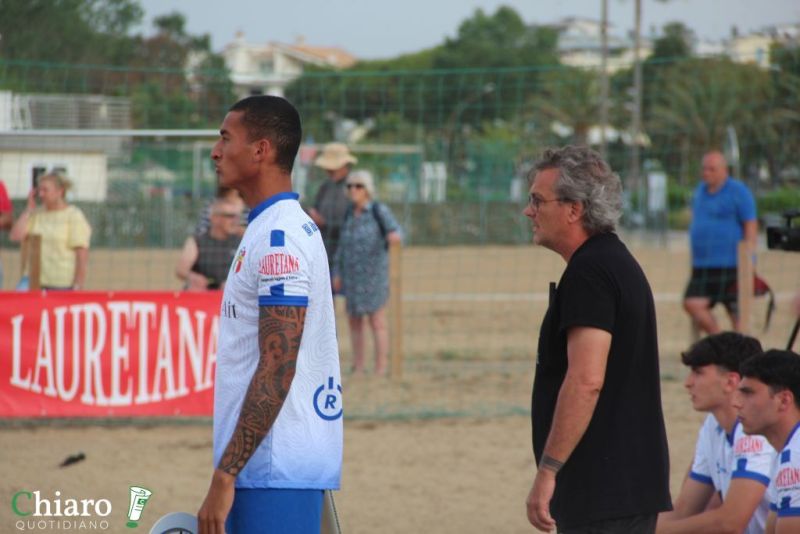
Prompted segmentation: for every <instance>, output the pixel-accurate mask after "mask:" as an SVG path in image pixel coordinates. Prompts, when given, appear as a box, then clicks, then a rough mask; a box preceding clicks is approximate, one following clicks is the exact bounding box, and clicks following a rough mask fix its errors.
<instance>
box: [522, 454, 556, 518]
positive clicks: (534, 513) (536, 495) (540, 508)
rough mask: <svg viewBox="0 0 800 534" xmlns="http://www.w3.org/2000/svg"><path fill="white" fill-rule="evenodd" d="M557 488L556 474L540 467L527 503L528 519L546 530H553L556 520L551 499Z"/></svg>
mask: <svg viewBox="0 0 800 534" xmlns="http://www.w3.org/2000/svg"><path fill="white" fill-rule="evenodd" d="M555 489H556V475H555V473H553V472H552V471H550V470H549V469H539V471H537V472H536V478H534V479H533V486H532V487H531V491H530V493H528V499H527V500H526V501H525V505H526V506H527V507H528V521H530V522H531V525H533V526H534V527H536V528H538V529H539V530H543V531H545V532H550V531H552V530H553V529H554V528H555V526H556V522H555V520H554V519H553V517H552V516H551V515H550V500H551V499H552V498H553V492H554V491H555Z"/></svg>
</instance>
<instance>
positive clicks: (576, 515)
mask: <svg viewBox="0 0 800 534" xmlns="http://www.w3.org/2000/svg"><path fill="white" fill-rule="evenodd" d="M577 326H588V327H593V328H599V329H602V330H605V331H607V332H610V333H611V335H612V339H611V348H610V352H609V356H608V363H607V367H606V376H605V381H604V383H603V388H602V390H601V392H600V397H599V398H598V401H597V406H596V408H595V411H594V414H593V415H592V419H591V421H590V422H589V426H588V428H587V429H586V433H585V434H584V435H583V437H582V438H581V440H580V442H578V445H577V447H576V448H575V450H574V452H573V453H572V455H571V456H570V457H569V459H568V460H567V462H566V463H565V465H564V467H563V468H562V469H561V471H560V472H559V473H558V475H557V478H556V490H555V494H554V495H553V500H552V501H551V504H550V510H551V514H552V515H553V517H554V519H555V520H556V522H557V523H558V527H559V529H561V528H572V527H577V526H581V525H584V524H588V523H592V522H595V521H600V520H603V519H612V518H621V517H627V516H631V515H638V514H655V513H658V512H660V511H663V510H668V509H670V507H671V504H670V497H669V453H668V451H667V437H666V431H665V428H664V416H663V412H662V409H661V388H660V384H659V370H658V340H657V337H656V314H655V306H654V303H653V294H652V292H651V291H650V285H649V284H648V282H647V279H646V278H645V276H644V273H643V272H642V269H641V267H640V266H639V264H638V263H637V262H636V260H635V259H634V258H633V256H632V255H631V254H630V252H628V249H627V248H626V247H625V245H624V244H622V242H621V241H620V240H619V238H618V237H617V236H616V234H613V233H606V234H599V235H595V236H593V237H591V238H589V239H588V240H587V241H586V242H585V243H584V244H583V245H581V246H580V247H579V248H578V250H576V251H575V253H574V254H573V255H572V258H570V261H569V264H568V265H567V268H566V269H565V270H564V274H563V275H562V276H561V280H560V282H559V284H558V287H557V289H556V291H555V293H554V294H553V295H552V299H551V303H550V306H549V308H548V310H547V313H546V314H545V317H544V321H543V322H542V327H541V331H540V333H539V349H538V354H537V361H536V378H535V380H534V384H533V398H532V405H531V421H532V427H533V450H534V454H535V456H536V461H537V463H538V462H539V461H540V460H541V456H542V451H543V450H544V446H545V442H546V441H547V436H548V434H549V432H550V427H551V425H552V422H553V413H554V411H555V406H556V401H557V399H558V393H559V390H560V388H561V384H562V382H563V381H564V376H565V374H566V372H567V332H568V330H569V329H570V328H572V327H577Z"/></svg>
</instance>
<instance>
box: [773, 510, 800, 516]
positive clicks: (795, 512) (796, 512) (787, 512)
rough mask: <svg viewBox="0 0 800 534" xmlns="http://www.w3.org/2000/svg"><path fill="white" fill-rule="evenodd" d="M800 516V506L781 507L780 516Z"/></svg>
mask: <svg viewBox="0 0 800 534" xmlns="http://www.w3.org/2000/svg"><path fill="white" fill-rule="evenodd" d="M798 516H800V508H779V509H778V517H798Z"/></svg>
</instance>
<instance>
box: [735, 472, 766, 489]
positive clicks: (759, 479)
mask: <svg viewBox="0 0 800 534" xmlns="http://www.w3.org/2000/svg"><path fill="white" fill-rule="evenodd" d="M734 478H747V479H750V480H755V481H756V482H761V483H762V484H764V485H765V486H769V477H768V476H766V475H762V474H761V473H754V472H753V471H734V472H733V473H732V474H731V479H734Z"/></svg>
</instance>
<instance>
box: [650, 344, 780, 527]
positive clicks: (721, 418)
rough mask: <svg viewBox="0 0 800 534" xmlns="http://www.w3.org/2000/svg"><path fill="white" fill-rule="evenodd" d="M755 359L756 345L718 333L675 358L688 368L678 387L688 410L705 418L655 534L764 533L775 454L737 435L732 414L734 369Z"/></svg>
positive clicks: (736, 379)
mask: <svg viewBox="0 0 800 534" xmlns="http://www.w3.org/2000/svg"><path fill="white" fill-rule="evenodd" d="M761 353H762V350H761V344H760V343H759V342H758V340H757V339H755V338H752V337H749V336H745V335H742V334H738V333H735V332H723V333H721V334H715V335H712V336H709V337H707V338H704V339H702V340H700V341H698V342H697V343H695V344H694V345H692V347H691V348H689V350H688V351H686V352H685V353H683V355H682V356H681V359H682V361H683V364H684V365H686V366H688V367H689V368H690V371H689V375H688V376H687V377H686V382H685V386H686V389H687V390H688V392H689V395H690V397H691V401H692V407H693V408H694V409H695V410H697V411H702V412H708V416H707V417H706V420H705V422H704V423H703V426H702V427H701V428H700V432H699V435H698V438H697V446H696V447H695V456H694V461H693V462H692V466H691V468H690V469H689V473H688V475H687V477H686V479H685V480H684V481H683V485H682V486H681V492H680V495H679V496H678V498H677V499H676V500H675V502H674V505H673V506H674V510H673V511H671V512H665V513H662V514H661V515H660V516H659V518H658V526H657V528H656V532H658V533H659V534H661V533H663V534H672V533H684V532H685V533H692V534H701V533H705V532H708V533H714V534H722V533H726V532H730V533H734V532H735V533H742V532H745V533H747V534H760V533H762V532H764V527H765V525H766V519H767V514H768V510H769V502H768V500H767V498H766V490H767V486H768V485H769V480H770V478H769V475H770V471H771V466H772V460H773V458H774V456H775V451H774V450H773V448H772V447H771V446H770V444H769V443H768V442H767V440H766V439H764V438H763V437H761V436H748V435H746V434H745V433H744V432H743V430H742V425H741V424H740V423H739V420H738V417H737V412H736V407H735V406H734V397H735V395H736V394H737V389H738V387H739V381H740V380H741V377H740V374H739V367H740V366H741V364H742V362H744V361H745V360H747V359H748V358H749V357H752V356H755V357H759V356H760V354H761ZM720 499H721V502H719V500H720Z"/></svg>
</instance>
